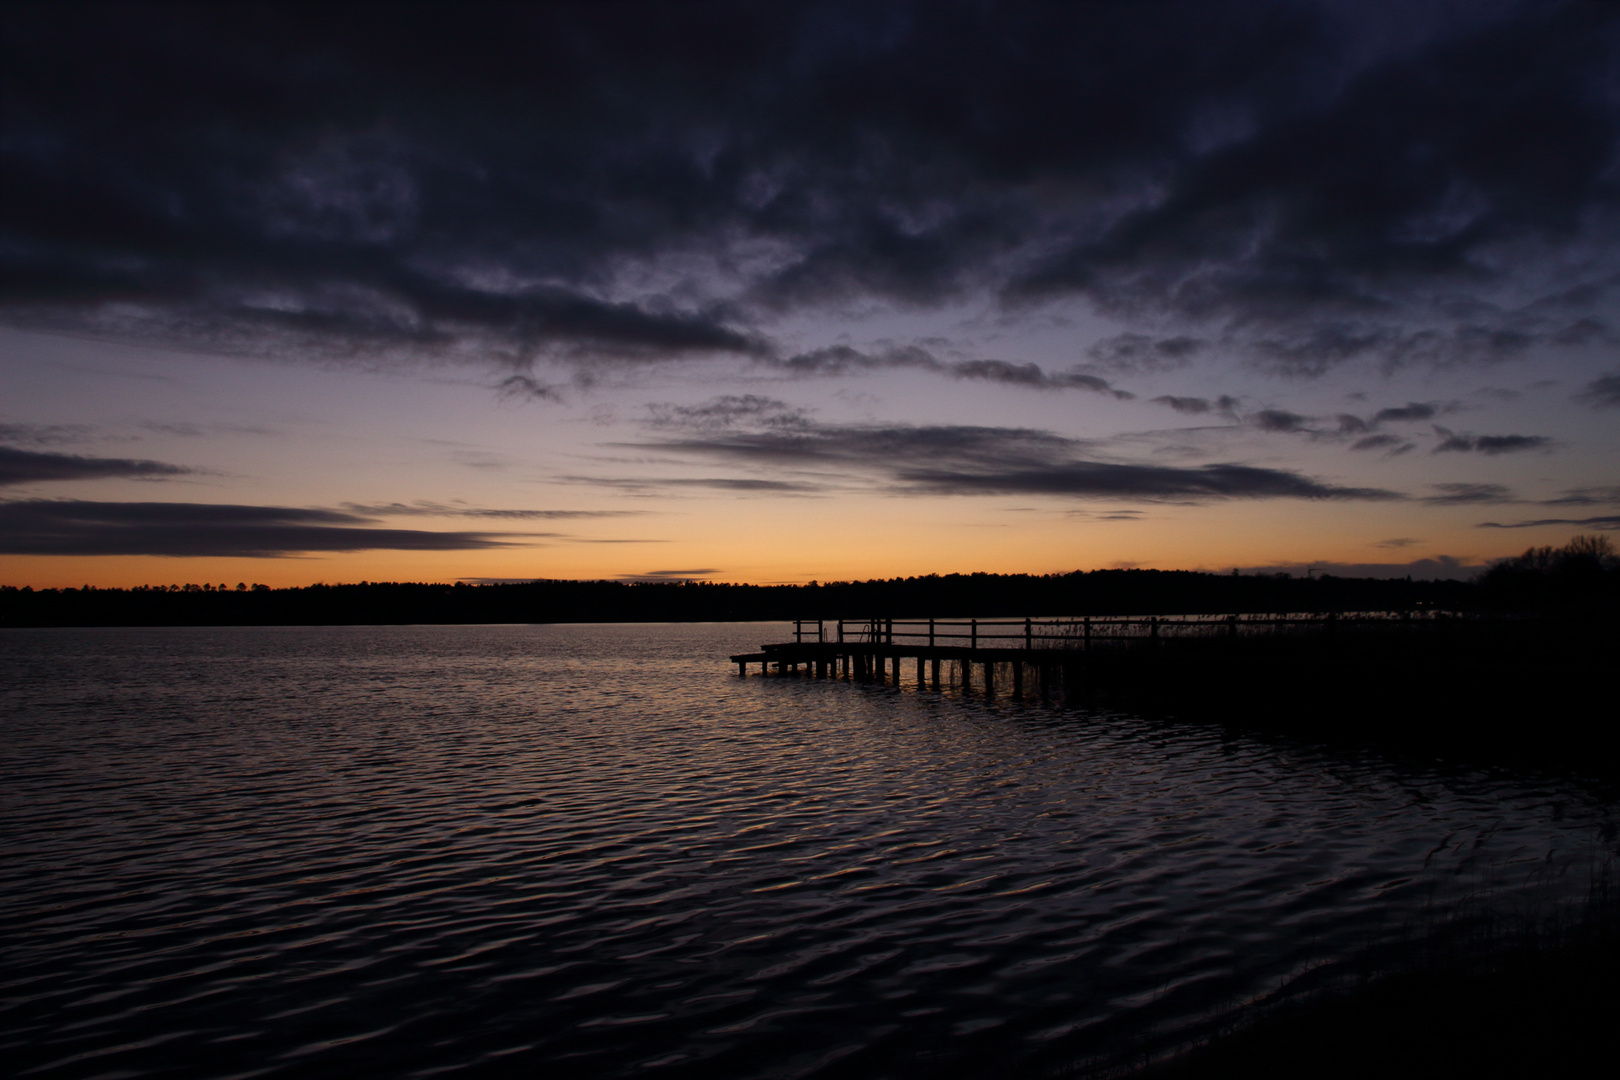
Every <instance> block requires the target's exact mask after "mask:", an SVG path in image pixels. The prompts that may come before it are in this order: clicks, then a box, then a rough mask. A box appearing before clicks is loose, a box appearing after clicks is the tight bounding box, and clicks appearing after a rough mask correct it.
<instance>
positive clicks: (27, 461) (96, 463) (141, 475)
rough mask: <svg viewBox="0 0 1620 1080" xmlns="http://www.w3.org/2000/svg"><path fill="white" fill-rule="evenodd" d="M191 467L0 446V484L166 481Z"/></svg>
mask: <svg viewBox="0 0 1620 1080" xmlns="http://www.w3.org/2000/svg"><path fill="white" fill-rule="evenodd" d="M193 471H194V470H192V469H188V468H185V467H184V466H181V465H169V464H166V463H164V462H161V461H142V460H139V459H135V458H97V457H81V456H79V455H78V454H56V453H49V452H44V451H36V450H19V449H17V448H16V447H11V446H0V486H10V485H13V484H34V483H43V482H45V481H51V480H100V479H105V478H107V477H122V478H125V479H136V480H166V479H169V478H171V477H176V476H185V475H188V474H190V473H192V472H193Z"/></svg>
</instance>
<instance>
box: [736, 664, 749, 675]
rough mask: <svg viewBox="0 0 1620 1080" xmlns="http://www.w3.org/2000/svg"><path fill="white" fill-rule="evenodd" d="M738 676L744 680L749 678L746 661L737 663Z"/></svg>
mask: <svg viewBox="0 0 1620 1080" xmlns="http://www.w3.org/2000/svg"><path fill="white" fill-rule="evenodd" d="M737 674H738V676H740V677H741V678H744V679H746V678H748V661H746V660H739V661H737Z"/></svg>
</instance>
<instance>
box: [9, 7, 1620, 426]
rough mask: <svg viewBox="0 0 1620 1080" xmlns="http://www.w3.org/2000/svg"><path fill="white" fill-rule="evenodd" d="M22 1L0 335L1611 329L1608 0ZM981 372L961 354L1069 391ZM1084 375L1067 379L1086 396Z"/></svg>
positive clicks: (1520, 335) (476, 354)
mask: <svg viewBox="0 0 1620 1080" xmlns="http://www.w3.org/2000/svg"><path fill="white" fill-rule="evenodd" d="M0 19H3V28H4V34H5V43H6V57H7V62H6V64H5V65H4V68H3V70H0V80H3V83H0V102H3V105H0V108H3V110H4V112H3V115H0V123H3V126H4V129H5V131H6V139H5V142H4V146H3V149H0V153H3V159H0V167H3V168H4V171H5V186H6V199H5V200H4V210H3V219H0V276H3V285H0V318H3V319H4V320H5V321H7V322H9V323H11V324H13V325H22V326H35V327H47V328H58V329H72V330H74V331H78V332H91V333H99V334H105V335H111V336H117V337H130V338H146V339H161V340H169V341H178V342H183V343H186V344H190V345H195V346H198V347H203V348H210V349H226V350H234V351H242V352H249V353H261V354H270V355H280V356H301V355H310V354H314V355H318V356H322V357H326V358H336V359H341V358H344V357H362V358H367V359H368V360H369V359H372V358H375V357H377V356H382V355H390V354H403V355H414V356H424V355H425V356H434V357H448V358H462V359H467V360H476V361H480V362H488V361H491V360H493V361H494V362H496V363H498V364H501V365H505V366H507V367H508V368H516V369H518V370H522V369H523V368H524V367H526V365H528V364H530V363H531V362H533V361H534V360H536V359H539V358H548V357H550V358H557V359H561V360H566V361H570V362H573V363H575V364H578V365H585V366H589V365H593V364H598V363H603V362H609V361H626V360H629V361H641V360H648V359H670V358H680V357H694V356H711V355H723V356H732V357H740V358H745V359H761V360H767V361H770V362H776V363H781V362H786V357H785V355H781V354H780V350H779V349H778V347H777V346H775V345H774V344H773V343H772V342H771V340H770V339H769V337H768V334H769V329H770V326H771V324H772V320H774V319H776V318H778V317H779V316H781V315H783V314H791V313H794V312H798V311H803V310H805V309H807V308H816V307H825V306H826V305H837V304H842V303H845V302H847V301H850V300H860V301H862V302H870V301H877V302H887V303H892V304H897V305H902V306H908V305H909V306H925V307H926V306H930V305H938V304H943V303H948V302H952V301H955V300H959V299H962V298H964V297H970V296H978V297H1000V298H1001V301H1002V302H1003V303H1005V304H1007V305H1010V306H1012V307H1018V306H1021V305H1027V304H1032V303H1041V302H1044V301H1046V300H1050V299H1067V298H1079V299H1082V300H1085V301H1088V302H1090V303H1093V304H1095V305H1097V306H1099V307H1100V308H1102V309H1104V310H1106V311H1109V312H1112V313H1115V314H1117V315H1120V316H1121V317H1125V318H1134V317H1136V316H1138V315H1145V316H1148V317H1151V319H1152V320H1153V321H1154V325H1163V324H1167V323H1178V322H1182V321H1187V322H1191V323H1198V324H1200V325H1203V326H1205V327H1207V328H1208V329H1207V331H1199V332H1196V333H1188V332H1183V331H1182V330H1181V329H1176V328H1175V327H1174V326H1171V327H1170V328H1169V329H1167V330H1164V331H1161V332H1155V333H1151V334H1132V335H1126V336H1122V337H1117V338H1114V339H1112V340H1110V341H1109V342H1105V343H1102V344H1100V345H1099V346H1098V347H1097V348H1096V349H1095V350H1094V355H1093V357H1092V359H1093V361H1094V362H1095V363H1097V364H1098V365H1100V366H1101V368H1103V369H1105V370H1119V371H1124V370H1142V369H1149V368H1164V367H1174V366H1177V365H1179V364H1183V363H1186V362H1188V361H1189V360H1190V359H1192V358H1194V357H1196V356H1201V355H1203V354H1204V353H1205V352H1207V351H1209V350H1211V349H1214V348H1216V347H1217V346H1219V347H1221V348H1225V349H1232V348H1237V349H1240V350H1241V351H1242V354H1243V355H1245V356H1248V357H1250V358H1251V359H1255V360H1258V361H1259V362H1262V363H1264V364H1268V365H1270V366H1273V367H1277V368H1281V369H1285V370H1289V371H1296V372H1305V373H1309V372H1313V371H1320V370H1322V369H1324V368H1325V367H1327V366H1330V365H1332V364H1334V363H1338V362H1340V361H1343V360H1345V359H1348V358H1353V357H1357V356H1362V355H1378V356H1382V357H1384V358H1385V359H1386V360H1387V361H1389V362H1391V363H1414V362H1454V361H1457V360H1467V359H1501V358H1509V357H1516V356H1525V355H1530V354H1531V353H1533V352H1534V351H1536V350H1538V349H1546V348H1555V347H1566V346H1569V347H1580V346H1581V345H1582V344H1583V343H1590V342H1593V341H1598V340H1609V339H1610V336H1612V335H1611V332H1610V331H1609V330H1608V329H1607V328H1606V327H1604V326H1602V325H1601V324H1600V323H1597V322H1596V321H1595V320H1594V319H1593V318H1592V313H1593V312H1594V311H1596V310H1598V309H1599V308H1600V307H1601V306H1602V304H1603V303H1604V301H1605V299H1606V298H1607V297H1610V296H1612V290H1613V282H1614V281H1615V280H1616V278H1615V276H1614V273H1615V270H1616V263H1617V257H1616V256H1615V254H1614V252H1615V251H1616V250H1620V245H1616V244H1615V243H1614V242H1613V240H1614V238H1615V234H1616V232H1617V231H1620V230H1617V228H1616V224H1617V220H1620V215H1617V214H1616V210H1617V190H1616V183H1615V180H1614V174H1613V161H1614V157H1613V154H1614V146H1615V142H1616V135H1617V133H1620V105H1617V99H1616V97H1615V95H1614V94H1613V93H1612V86H1613V79H1614V71H1615V57H1616V54H1617V41H1620V8H1617V7H1616V5H1614V4H1607V3H1593V2H1586V0H1567V2H1559V0H1541V2H1537V0H1526V2H1522V3H1513V2H1501V3H1489V4H1486V3H1480V4H1457V5H1423V4H1410V3H1406V2H1404V0H1399V2H1398V0H1383V2H1379V0H1367V2H1365V3H1358V4H1346V3H1336V2H1330V0H1256V2H1253V3H1247V4H1244V5H1241V9H1240V10H1236V11H1235V10H1233V9H1232V8H1230V7H1228V6H1226V5H1211V4H1209V3H1207V2H1204V0H1159V2H1154V3H1142V4H1131V3H1074V4H1011V5H999V4H980V3H970V2H965V0H964V2H954V3H953V2H945V0H930V2H926V3H925V2H920V0H914V2H901V0H888V2H877V0H866V2H862V3H853V2H850V3H837V2H829V3H820V4H745V3H703V2H692V3H671V4H601V3H580V4H565V3H552V4H487V5H477V6H474V5H470V4H458V5H420V6H410V7H402V6H400V5H396V4H386V5H384V4H368V3H345V4H308V5H305V4H280V5H265V4H249V3H242V4H233V5H227V6H219V5H190V4H145V3H133V2H131V3H121V4H94V5H85V4H71V3H56V4H48V5H47V4H8V5H4V6H3V7H0ZM1508 282H1513V283H1514V289H1513V290H1506V291H1504V290H1503V289H1501V288H1499V287H1500V286H1503V285H1504V284H1505V283H1508ZM990 363H991V364H992V366H987V367H979V368H971V367H970V368H959V369H949V368H947V369H945V371H944V373H946V374H955V375H959V376H960V377H963V378H990V379H995V380H997V381H1001V382H1010V383H1021V384H1025V385H1048V384H1049V383H1047V382H1043V381H1041V380H1049V379H1050V378H1051V377H1050V376H1049V375H1048V374H1047V373H1041V374H1040V376H1039V377H1038V378H1037V377H1036V376H1035V375H1034V374H1032V373H1028V372H1027V371H1026V370H1025V369H1023V368H1022V367H1020V366H1018V365H1010V366H1009V367H1007V368H998V367H995V366H993V363H994V362H990ZM1082 374H1084V373H1082V372H1075V373H1073V374H1072V375H1069V376H1063V377H1060V384H1061V385H1069V386H1074V387H1077V388H1083V389H1103V390H1106V389H1107V388H1106V387H1098V386H1089V385H1086V384H1085V383H1083V382H1082V381H1081V380H1080V379H1079V378H1078V376H1080V375H1082ZM1065 378H1066V379H1068V380H1069V381H1068V382H1066V383H1063V382H1061V380H1062V379H1065ZM509 389H510V390H511V391H512V392H514V393H519V394H523V395H530V396H534V395H536V394H537V395H538V396H541V397H544V396H547V392H548V390H549V387H548V386H547V384H545V383H544V382H541V381H538V380H536V381H533V382H531V383H528V384H523V383H515V384H512V385H511V386H510V387H509ZM1593 393H1594V394H1595V395H1597V399H1598V400H1603V395H1604V394H1605V393H1607V391H1605V390H1603V389H1602V388H1601V387H1598V388H1597V389H1595V390H1594V391H1593Z"/></svg>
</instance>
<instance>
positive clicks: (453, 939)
mask: <svg viewBox="0 0 1620 1080" xmlns="http://www.w3.org/2000/svg"><path fill="white" fill-rule="evenodd" d="M781 634H782V631H781V629H780V628H779V627H774V626H768V625H688V626H532V627H531V626H494V627H387V628H330V629H327V628H319V629H309V628H244V629H223V630H221V629H162V630H49V631H4V632H0V708H3V729H0V730H3V762H0V765H3V767H4V781H3V784H4V786H3V791H4V796H3V798H4V802H3V819H0V822H3V839H4V845H5V854H4V866H5V869H4V877H5V882H6V884H5V888H4V890H3V892H0V954H3V955H4V957H5V962H4V965H3V967H0V1018H3V1020H0V1057H3V1058H4V1059H5V1060H6V1061H8V1062H9V1063H10V1065H9V1066H8V1068H10V1069H11V1070H12V1071H14V1072H16V1073H18V1074H21V1075H29V1076H103V1075H105V1076H159V1075H179V1076H220V1077H223V1076H250V1075H252V1076H258V1075H289V1076H290V1075H297V1076H306V1075H315V1076H320V1075H349V1074H369V1075H400V1076H431V1075H437V1074H441V1073H445V1072H457V1073H460V1074H468V1073H471V1074H488V1075H524V1076H528V1075H533V1076H539V1077H571V1076H590V1077H597V1076H600V1077H615V1076H653V1077H683V1078H684V1077H699V1076H702V1077H715V1076H719V1077H797V1076H828V1077H834V1076H849V1077H870V1076H920V1075H927V1076H930V1077H934V1076H939V1075H941V1074H942V1073H952V1072H959V1073H962V1074H965V1075H977V1074H983V1075H991V1076H1001V1075H1009V1074H1010V1072H1012V1071H1018V1070H1014V1066H1015V1065H1022V1066H1023V1067H1024V1068H1025V1069H1027V1070H1028V1071H1040V1070H1045V1069H1047V1068H1052V1067H1058V1066H1061V1065H1063V1064H1064V1063H1065V1062H1069V1061H1073V1060H1076V1059H1080V1058H1084V1057H1085V1056H1086V1055H1089V1054H1093V1053H1097V1052H1100V1048H1103V1047H1106V1046H1109V1045H1113V1044H1114V1043H1117V1042H1118V1040H1119V1039H1121V1038H1125V1037H1127V1036H1130V1037H1135V1035H1133V1034H1132V1033H1135V1034H1137V1035H1139V1034H1140V1033H1142V1032H1148V1031H1153V1032H1158V1033H1160V1034H1161V1035H1163V1034H1165V1033H1170V1034H1173V1033H1175V1032H1177V1031H1184V1030H1191V1028H1192V1027H1193V1026H1195V1025H1197V1024H1199V1023H1203V1022H1205V1021H1207V1020H1209V1018H1210V1017H1212V1016H1218V1015H1220V1014H1221V1012H1222V1011H1223V1010H1227V1009H1230V1008H1233V1007H1236V1006H1238V1005H1240V1004H1241V1003H1243V1002H1244V1001H1248V1000H1254V999H1257V998H1259V997H1261V996H1263V995H1265V994H1267V993H1270V992H1272V991H1275V990H1277V989H1278V988H1279V987H1280V986H1286V985H1287V984H1288V983H1289V982H1290V980H1293V979H1296V978H1297V977H1299V976H1301V974H1302V973H1305V972H1309V971H1311V970H1312V969H1313V968H1317V967H1319V966H1320V965H1322V964H1323V963H1324V962H1325V961H1329V960H1332V959H1334V958H1338V957H1343V956H1346V955H1350V954H1353V953H1354V952H1355V951H1356V950H1358V949H1362V948H1364V947H1366V946H1367V945H1368V944H1369V943H1372V942H1375V941H1377V940H1379V939H1380V938H1381V937H1383V936H1387V935H1390V934H1396V933H1401V932H1404V930H1405V928H1409V927H1411V926H1413V925H1419V924H1422V923H1424V922H1425V920H1430V921H1432V920H1434V919H1436V918H1439V917H1443V915H1444V913H1445V912H1446V911H1448V910H1451V909H1452V908H1453V907H1454V906H1455V905H1457V904H1463V903H1468V902H1477V901H1478V900H1479V899H1480V898H1481V897H1485V898H1486V899H1487V900H1488V901H1489V903H1490V904H1491V905H1493V906H1494V907H1496V908H1498V909H1501V908H1513V907H1514V906H1515V905H1521V906H1526V907H1528V906H1533V905H1538V904H1546V903H1549V902H1555V901H1556V899H1557V898H1558V896H1560V895H1573V894H1575V893H1578V892H1579V891H1580V890H1581V888H1582V887H1583V885H1582V879H1581V875H1582V874H1583V873H1584V871H1585V869H1586V868H1587V867H1588V866H1589V865H1590V864H1591V862H1592V861H1593V860H1594V859H1601V858H1602V857H1603V854H1604V852H1605V850H1606V844H1608V843H1609V841H1607V840H1605V837H1612V836H1613V827H1612V824H1611V818H1612V806H1611V804H1610V802H1609V801H1608V799H1607V797H1606V796H1603V795H1601V794H1599V793H1595V792H1594V791H1592V790H1589V789H1586V788H1583V787H1581V786H1579V785H1577V784H1574V783H1572V782H1570V781H1567V780H1557V779H1552V778H1547V777H1538V776H1535V775H1533V774H1526V775H1523V776H1515V775H1512V774H1509V773H1505V772H1501V771H1484V770H1473V771H1469V770H1457V769H1445V768H1442V767H1440V766H1438V765H1435V766H1419V765H1414V764H1411V763H1406V764H1398V763H1391V762H1390V761H1387V760H1384V759H1381V758H1378V757H1376V756H1373V755H1371V754H1366V755H1357V754H1351V753H1346V752H1344V751H1336V752H1331V753H1330V752H1327V751H1322V750H1313V749H1310V748H1309V747H1305V746H1296V745H1289V744H1281V743H1277V742H1260V741H1252V740H1248V739H1245V738H1242V737H1236V736H1233V735H1230V734H1222V732H1221V731H1220V730H1219V729H1217V728H1213V727H1204V726H1200V725H1196V724H1181V725H1169V724H1164V723H1157V722H1151V721H1148V720H1143V719H1138V718H1133V717H1129V716H1120V715H1106V714H1087V713H1082V712H1074V711H1067V712H1065V711H1061V710H1057V709H1051V708H1042V707H1039V706H1035V705H1029V706H1023V705H1019V704H1017V703H1014V702H1008V701H998V702H992V703H985V702H982V701H977V700H972V699H963V698H961V697H959V696H957V695H955V694H953V693H949V692H948V693H945V694H938V693H932V692H927V691H918V690H914V689H905V690H895V689H892V688H882V687H878V686H873V685H868V684H851V683H839V682H835V681H832V680H811V679H789V678H770V679H766V678H759V677H751V678H748V679H746V680H739V679H738V678H737V677H736V675H735V673H734V672H735V669H734V668H732V667H731V666H729V665H728V664H727V663H726V662H725V659H724V658H725V655H726V654H727V653H729V652H735V651H739V650H742V649H751V648H753V647H755V646H757V645H758V644H759V643H760V642H762V641H768V640H779V639H780V637H781ZM1301 707H1302V708H1306V709H1308V708H1309V705H1308V703H1304V704H1302V706H1301ZM1534 721H1535V718H1527V722H1534Z"/></svg>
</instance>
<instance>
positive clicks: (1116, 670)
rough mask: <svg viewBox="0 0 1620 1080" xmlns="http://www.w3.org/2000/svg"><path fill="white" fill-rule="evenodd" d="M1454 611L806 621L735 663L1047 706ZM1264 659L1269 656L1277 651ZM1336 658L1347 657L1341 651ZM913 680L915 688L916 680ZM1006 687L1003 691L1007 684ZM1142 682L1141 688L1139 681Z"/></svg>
mask: <svg viewBox="0 0 1620 1080" xmlns="http://www.w3.org/2000/svg"><path fill="white" fill-rule="evenodd" d="M1459 621H1460V620H1459V619H1458V618H1457V617H1456V616H1455V615H1448V614H1445V613H1418V614H1413V613H1400V612H1393V613H1382V612H1380V613H1363V614H1357V615H1341V614H1325V615H1195V616H1172V617H1164V616H1149V617H1145V618H1137V617H1129V618H1126V617H1084V616H1081V617H1075V618H1040V619H1035V618H1026V619H858V620H856V619H835V620H834V619H799V620H795V621H794V624H793V640H792V641H785V642H778V643H774V644H769V645H764V646H761V649H760V651H759V652H753V653H740V654H738V655H735V656H732V657H731V662H732V663H734V664H736V665H737V674H738V675H740V676H746V675H747V674H748V668H749V665H750V664H758V665H759V666H760V673H761V674H765V675H769V674H772V673H773V669H774V674H776V675H799V676H801V677H813V678H838V679H848V680H852V681H861V682H878V683H892V684H893V685H895V686H900V685H903V684H905V683H908V682H914V684H915V685H916V686H918V687H919V688H932V689H935V690H938V689H941V688H942V687H943V686H946V685H950V686H955V687H959V688H960V689H963V690H979V691H982V692H983V693H985V694H987V695H993V694H995V693H996V691H997V687H998V684H1002V685H1007V686H1008V688H1009V689H1010V690H1011V691H1012V693H1013V695H1014V696H1023V694H1024V693H1025V688H1026V685H1027V686H1028V687H1029V688H1030V689H1032V690H1033V691H1035V692H1036V693H1038V694H1039V696H1040V697H1041V698H1042V699H1045V698H1047V697H1048V696H1049V695H1050V694H1051V693H1052V692H1053V691H1054V690H1061V692H1063V693H1064V694H1065V696H1069V695H1072V694H1073V693H1074V691H1075V690H1076V688H1078V687H1081V686H1083V685H1086V684H1090V683H1095V682H1097V681H1099V680H1104V681H1117V677H1118V676H1122V675H1131V676H1143V675H1148V674H1150V673H1152V672H1156V671H1160V670H1163V669H1164V668H1166V667H1168V668H1170V669H1179V670H1181V671H1183V672H1188V671H1190V670H1192V669H1198V668H1204V667H1214V668H1218V667H1219V666H1220V665H1221V664H1222V663H1224V662H1229V661H1231V660H1233V659H1236V655H1237V654H1239V653H1243V654H1247V655H1249V656H1250V657H1252V656H1254V654H1255V653H1256V651H1257V646H1261V645H1262V640H1263V641H1264V643H1266V644H1268V645H1271V646H1273V647H1275V646H1279V645H1281V646H1285V648H1286V647H1287V646H1293V647H1295V648H1296V649H1297V647H1298V646H1300V645H1301V644H1304V645H1306V646H1308V647H1309V651H1310V652H1311V653H1313V654H1317V655H1320V654H1321V653H1322V652H1323V649H1324V647H1327V648H1329V649H1332V648H1333V646H1335V645H1337V646H1351V649H1350V650H1349V651H1352V652H1354V651H1356V650H1355V649H1354V647H1353V644H1352V643H1353V642H1354V641H1356V640H1357V639H1361V640H1365V639H1366V638H1367V637H1368V636H1369V632H1372V635H1373V636H1376V637H1378V638H1381V639H1386V640H1387V639H1389V638H1390V637H1391V635H1392V634H1399V635H1402V636H1403V637H1404V635H1407V634H1412V633H1421V634H1422V635H1423V636H1424V637H1426V638H1427V637H1430V636H1432V635H1433V634H1434V633H1435V632H1436V631H1441V630H1444V629H1445V628H1446V627H1447V626H1449V625H1453V624H1456V623H1458V622H1459ZM1258 651H1265V652H1272V651H1274V650H1273V649H1263V650H1258ZM1334 651H1344V650H1342V649H1335V650H1334ZM913 674H914V679H913V677H912V676H913ZM1003 679H1005V683H1002V680H1003ZM1133 681H1134V680H1133Z"/></svg>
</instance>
